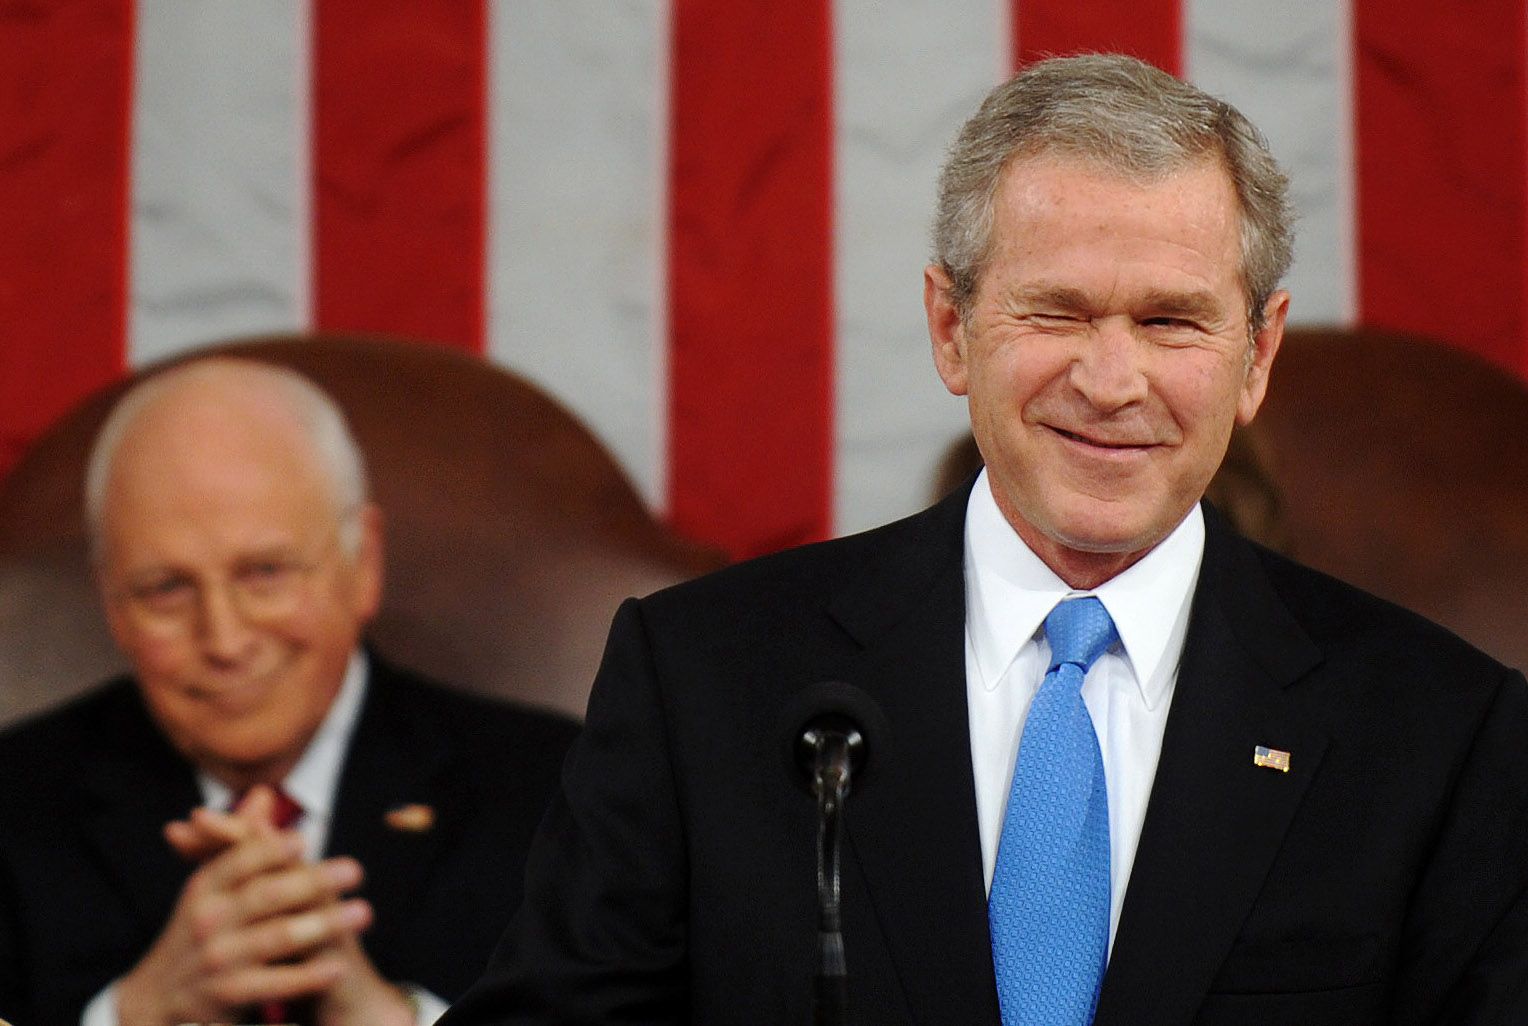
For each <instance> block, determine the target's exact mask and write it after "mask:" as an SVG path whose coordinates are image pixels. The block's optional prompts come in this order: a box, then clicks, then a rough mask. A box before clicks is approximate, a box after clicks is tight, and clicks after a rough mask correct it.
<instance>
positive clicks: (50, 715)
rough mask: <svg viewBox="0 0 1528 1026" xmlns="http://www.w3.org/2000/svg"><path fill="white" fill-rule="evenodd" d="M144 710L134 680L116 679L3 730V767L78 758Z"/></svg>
mask: <svg viewBox="0 0 1528 1026" xmlns="http://www.w3.org/2000/svg"><path fill="white" fill-rule="evenodd" d="M140 707H141V705H140V703H139V700H138V697H137V692H136V689H135V688H134V686H133V683H132V680H131V679H130V678H127V677H116V678H113V679H112V680H109V681H106V682H104V683H103V684H101V685H99V686H97V687H95V688H92V689H90V690H89V691H87V692H85V693H84V694H82V695H79V696H77V697H75V698H72V699H70V700H69V701H68V702H66V703H64V704H63V705H60V706H57V707H55V708H53V709H47V710H44V711H42V712H40V713H36V714H34V715H32V716H29V717H27V718H26V719H24V720H21V721H20V722H18V723H14V724H11V725H10V726H8V727H6V728H5V730H4V731H0V766H7V765H18V764H25V765H28V766H36V765H38V764H39V763H42V764H46V763H49V762H52V761H54V760H57V759H59V758H65V759H69V760H72V759H74V758H77V757H78V753H79V752H80V751H82V750H83V751H90V750H92V747H93V746H94V745H96V744H98V743H99V742H100V741H101V740H102V739H103V738H106V737H109V736H111V735H112V734H113V733H114V732H115V731H117V730H119V729H120V728H121V725H122V723H123V722H124V720H125V719H126V718H127V717H129V716H131V715H134V714H136V712H137V709H138V708H140Z"/></svg>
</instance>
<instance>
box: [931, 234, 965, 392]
mask: <svg viewBox="0 0 1528 1026" xmlns="http://www.w3.org/2000/svg"><path fill="white" fill-rule="evenodd" d="M952 287H953V283H952V282H951V281H950V276H949V275H948V274H946V273H944V269H943V268H941V267H939V266H938V265H937V264H929V265H928V266H927V267H925V268H924V269H923V311H924V313H925V314H926V315H927V316H928V337H929V341H930V342H931V343H932V344H933V347H934V366H935V367H936V368H938V370H939V377H940V379H941V380H942V381H943V382H944V387H945V388H947V389H949V390H950V394H951V395H965V394H966V388H967V380H966V331H965V324H964V322H963V321H962V320H961V317H960V311H959V310H958V309H956V307H955V300H954V297H953V296H952V294H951V289H952Z"/></svg>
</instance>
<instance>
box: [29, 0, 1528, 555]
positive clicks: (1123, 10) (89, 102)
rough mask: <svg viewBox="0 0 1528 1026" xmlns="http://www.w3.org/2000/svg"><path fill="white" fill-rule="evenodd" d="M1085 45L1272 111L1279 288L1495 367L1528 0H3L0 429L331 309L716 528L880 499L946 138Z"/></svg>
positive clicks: (1516, 212)
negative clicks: (1287, 250) (979, 105)
mask: <svg viewBox="0 0 1528 1026" xmlns="http://www.w3.org/2000/svg"><path fill="white" fill-rule="evenodd" d="M1083 49H1098V50H1103V49H1124V50H1127V51H1130V52H1134V53H1136V54H1137V55H1139V56H1142V57H1145V58H1147V59H1149V60H1152V61H1154V62H1156V63H1158V64H1159V65H1161V66H1162V67H1164V68H1167V69H1169V70H1171V71H1174V72H1176V73H1179V74H1182V75H1185V76H1187V77H1189V78H1191V79H1192V80H1194V81H1196V82H1197V83H1199V84H1200V85H1202V86H1204V87H1206V88H1207V89H1209V90H1211V91H1213V92H1216V93H1219V94H1221V95H1224V96H1226V97H1227V98H1228V99H1230V100H1232V101H1233V102H1234V103H1236V104H1237V105H1239V106H1240V107H1241V108H1242V109H1243V110H1244V111H1246V112H1247V113H1248V114H1249V115H1250V116H1251V117H1252V118H1253V120H1254V121H1256V122H1257V123H1258V124H1259V125H1261V126H1262V127H1263V128H1264V130H1265V131H1266V132H1267V133H1268V135H1269V136H1270V138H1271V140H1272V143H1273V148H1274V151H1275V152H1276V153H1277V154H1278V155H1279V156H1280V157H1281V159H1282V160H1283V161H1284V162H1285V164H1286V165H1287V166H1288V168H1289V169H1290V170H1291V172H1292V175H1293V179H1294V192H1295V197H1296V201H1297V204H1298V208H1299V211H1300V214H1301V223H1300V234H1299V245H1298V255H1297V260H1296V264H1295V268H1294V271H1293V273H1292V274H1291V277H1290V281H1289V284H1290V287H1291V289H1292V291H1293V293H1294V296H1295V299H1294V306H1293V318H1294V320H1295V321H1296V322H1299V323H1307V324H1314V323H1320V324H1359V323H1364V324H1371V325H1377V326H1384V327H1392V328H1399V329H1405V330H1410V331H1414V332H1419V333H1423V334H1428V335H1433V336H1436V337H1440V338H1443V339H1446V340H1448V341H1450V342H1452V343H1454V344H1457V345H1459V346H1461V347H1465V348H1468V349H1470V350H1473V351H1475V352H1477V353H1479V354H1481V355H1482V356H1484V357H1486V358H1487V359H1489V360H1492V361H1494V362H1496V363H1497V364H1499V365H1501V366H1503V367H1506V368H1509V369H1511V370H1512V371H1514V372H1516V373H1519V374H1528V331H1525V327H1528V325H1525V319H1528V300H1525V294H1528V239H1525V219H1528V141H1525V138H1528V87H1525V64H1528V60H1525V52H1528V24H1525V14H1524V4H1523V0H1471V2H1469V3H1460V4H1440V3H1437V2H1435V0H1017V2H1014V0H754V2H749V0H492V2H478V0H435V2H424V0H419V2H403V0H396V2H390V0H137V2H131V0H0V466H4V465H9V463H10V462H11V461H13V460H14V459H15V457H16V455H17V453H18V452H19V451H20V450H21V449H22V448H23V447H24V446H25V445H26V444H27V443H28V441H29V440H30V439H32V438H34V437H35V436H36V435H37V433H38V432H39V431H40V430H42V429H43V428H44V427H45V426H46V425H47V424H48V423H49V422H50V421H51V420H52V419H53V418H55V417H57V416H58V415H59V414H60V413H61V412H62V411H63V410H65V409H66V408H68V407H69V406H70V404H72V403H73V402H75V401H76V400H77V399H78V398H80V397H81V396H82V395H84V394H85V393H86V392H88V391H90V390H91V389H94V388H96V387H98V386H100V385H102V384H103V383H106V382H109V381H111V380H113V379H115V378H117V377H119V376H120V375H122V374H123V373H124V371H126V370H128V369H131V368H135V367H139V366H143V365H145V364H147V363H150V362H152V361H155V360H157V359H160V358H162V357H165V356H168V355H170V354H173V353H177V352H180V351H183V350H186V349H188V348H190V347H194V346H196V345H198V344H202V343H206V342H209V341H212V340H216V339H221V338H227V337H230V336H237V335H244V334H250V333H264V332H272V331H285V330H306V329H334V330H347V331H367V332H383V333H389V334H396V335H403V336H408V337H413V338H418V339H422V340H428V341H432V342H436V343H439V344H442V345H449V346H458V347H462V348H464V349H467V350H471V351H474V352H479V353H482V354H483V355H484V356H485V357H486V358H487V359H489V360H492V361H494V362H496V363H498V364H502V365H503V366H505V367H509V368H512V369H514V370H516V371H517V372H520V373H522V374H524V375H525V376H527V377H529V378H531V379H532V380H534V381H536V382H538V383H539V384H540V385H542V386H543V387H544V388H546V389H547V390H549V391H550V392H551V393H553V394H554V395H555V396H557V397H559V398H560V399H561V400H562V401H563V402H564V403H565V404H566V405H567V406H569V407H571V408H572V409H573V410H574V411H575V412H577V413H578V414H579V415H580V416H581V417H582V418H583V419H584V420H585V421H586V422H587V423H588V424H589V426H590V427H591V428H592V429H593V430H594V431H595V432H596V433H597V434H598V435H599V436H600V437H601V438H602V439H603V440H604V442H605V443H606V444H607V445H608V446H609V447H610V448H611V449H612V450H613V451H614V452H615V453H616V454H617V456H618V457H619V459H620V460H621V461H622V462H623V464H624V465H625V467H626V468H627V470H628V471H629V472H630V474H631V476H632V478H633V479H634V480H635V481H636V483H637V485H638V487H639V489H640V490H641V491H642V493H643V494H644V495H645V497H646V498H647V499H648V500H649V501H650V503H651V504H652V506H653V507H654V509H655V510H657V511H658V512H659V513H660V514H661V515H663V516H666V517H667V518H668V519H669V520H670V521H671V522H672V523H673V524H674V525H675V526H676V527H677V528H679V529H680V530H681V531H683V532H684V533H687V534H689V535H691V536H693V537H697V538H700V539H704V540H707V541H710V542H713V543H716V544H719V545H721V546H723V547H724V548H726V549H727V550H728V551H729V552H731V553H732V554H734V555H746V554H750V553H755V552H760V551H765V550H768V549H772V548H777V547H779V546H782V545H785V544H789V543H793V542H797V541H802V540H807V539H812V538H818V537H823V536H827V535H830V534H835V533H843V532H847V531H851V530H855V529H858V528H861V527H865V526H868V525H870V524H872V523H876V522H879V521H881V520H884V519H887V518H889V517H892V516H895V515H898V514H901V513H904V512H908V511H911V510H912V509H915V508H917V507H918V506H919V505H921V504H922V503H923V501H924V500H925V498H926V496H927V494H928V490H929V481H930V476H931V473H932V468H933V466H934V464H935V462H936V459H937V456H938V454H939V452H940V451H941V450H942V448H943V447H944V446H945V445H947V444H948V443H949V441H950V440H951V439H952V438H954V437H955V436H956V435H957V434H958V433H959V431H960V429H961V425H962V423H963V409H962V405H961V404H960V403H959V402H958V401H957V400H954V399H952V398H951V397H949V396H948V395H947V394H945V393H944V391H943V390H942V388H941V387H940V385H939V383H938V381H937V379H936V377H935V375H934V372H933V370H932V367H931V364H930V360H929V356H928V347H927V342H926V337H925V334H924V329H923V324H922V311H921V307H920V302H919V295H920V272H921V268H922V265H923V263H924V259H925V256H926V252H927V244H926V227H927V221H928V216H929V212H930V209H931V202H932V189H933V180H934V176H935V173H936V168H937V165H938V163H939V160H940V158H941V156H942V153H943V150H944V148H945V146H946V145H947V144H948V141H949V139H950V137H951V135H952V134H953V131H954V129H955V127H956V125H957V124H958V123H959V121H960V120H961V119H962V118H963V117H964V116H965V115H966V114H967V113H968V112H969V111H970V110H972V109H973V108H974V106H975V104H976V102H977V101H978V99H979V98H980V97H981V96H982V94H983V93H984V92H985V91H986V90H987V89H988V88H989V87H990V86H991V85H992V84H994V83H995V82H996V81H998V80H999V79H1000V78H1002V77H1004V76H1005V75H1006V74H1007V73H1009V72H1010V71H1011V69H1013V68H1014V67H1015V66H1016V64H1017V63H1019V62H1022V61H1024V60H1028V59H1030V58H1032V57H1034V56H1035V55H1038V54H1045V53H1065V52H1072V51H1076V50H1083ZM1274 387H1275V388H1276V387H1277V375H1275V385H1274Z"/></svg>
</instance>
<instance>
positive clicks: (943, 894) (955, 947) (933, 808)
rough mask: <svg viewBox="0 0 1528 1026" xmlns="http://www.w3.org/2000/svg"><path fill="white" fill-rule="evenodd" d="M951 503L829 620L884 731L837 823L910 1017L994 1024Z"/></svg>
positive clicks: (955, 502)
mask: <svg viewBox="0 0 1528 1026" xmlns="http://www.w3.org/2000/svg"><path fill="white" fill-rule="evenodd" d="M965 495H966V492H965V490H962V491H960V492H958V493H957V494H956V495H954V496H952V497H951V498H950V499H947V500H945V501H944V502H943V503H941V504H939V505H938V506H936V507H934V508H933V509H932V510H930V511H929V512H928V513H925V514H923V515H921V516H920V517H918V518H915V519H914V520H912V521H908V522H906V523H905V524H904V525H902V526H903V528H904V529H905V530H906V531H907V532H908V535H909V537H908V539H907V541H906V543H904V544H898V545H893V546H888V550H887V553H886V558H885V559H884V560H883V561H882V562H881V563H880V564H877V565H873V566H872V567H871V568H870V569H869V571H868V572H867V573H865V574H864V575H863V576H861V577H860V578H859V579H857V580H855V581H853V582H851V583H850V584H849V586H848V587H847V588H845V589H844V590H843V591H842V592H841V593H840V594H839V595H838V596H837V597H836V599H835V601H834V603H833V605H832V606H831V608H830V613H831V615H832V616H833V617H834V618H835V619H836V620H837V621H838V622H839V624H840V625H841V626H843V627H844V629H845V630H847V631H848V632H849V634H850V635H851V636H853V637H854V638H855V639H856V640H857V641H858V642H859V643H860V644H861V645H862V646H863V658H862V659H861V660H860V662H859V664H858V666H857V668H856V669H855V671H854V673H853V677H852V679H853V681H854V683H857V684H858V685H860V686H861V687H863V688H864V689H865V690H866V691H867V692H869V693H870V694H872V695H874V696H875V697H876V698H877V699H878V701H879V702H880V703H881V706H882V708H883V710H884V711H885V713H886V718H887V721H888V725H889V727H890V730H889V734H890V737H889V739H888V740H887V742H885V743H884V744H883V745H882V746H881V747H882V748H883V749H884V750H883V751H881V752H879V753H876V752H872V754H871V760H872V762H871V765H870V767H869V771H868V772H867V773H866V775H865V777H864V780H863V782H862V784H861V785H860V786H859V787H856V789H855V791H854V793H853V795H852V796H851V797H850V799H849V801H848V803H847V805H846V807H845V826H846V834H847V837H848V840H849V847H850V857H851V858H852V859H853V860H854V861H855V862H857V864H858V866H859V867H860V869H861V871H862V873H863V876H864V879H865V881H866V885H867V887H868V890H869V894H870V901H871V904H872V905H873V906H874V913H875V917H876V920H877V922H878V923H879V925H880V926H881V929H882V932H883V934H884V937H885V941H886V944H887V947H888V949H889V951H890V954H891V958H892V961H893V963H894V964H895V966H896V970H897V974H898V978H899V980H900V983H901V985H902V990H903V993H904V994H905V995H906V997H907V1000H908V1004H909V1006H910V1008H911V1010H912V1014H913V1018H914V1019H915V1020H916V1021H918V1022H921V1023H926V1024H934V1023H944V1022H959V1023H968V1024H977V1026H980V1024H992V1026H996V1024H997V1022H998V1012H997V1000H996V990H995V986H994V984H993V975H992V952H991V941H990V939H989V934H988V930H987V908H986V897H985V888H984V885H983V880H982V863H981V848H980V840H979V837H978V832H977V825H976V798H975V789H974V786H973V784H972V779H971V749H970V728H969V724H968V721H967V715H966V698H965V670H964V666H965V642H964V638H965V633H964V632H965V591H964V579H963V573H962V569H961V568H962V559H963V547H962V539H963V536H964V518H965ZM877 754H879V755H880V756H881V758H879V759H877V758H876V756H877ZM851 943H852V942H851ZM853 957H854V953H853V951H852V950H851V951H850V952H849V958H850V959H851V967H850V972H851V974H852V973H853V965H852V960H853Z"/></svg>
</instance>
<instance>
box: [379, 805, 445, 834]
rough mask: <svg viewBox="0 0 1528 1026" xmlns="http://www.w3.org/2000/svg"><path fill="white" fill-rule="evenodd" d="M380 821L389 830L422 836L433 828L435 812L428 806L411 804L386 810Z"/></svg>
mask: <svg viewBox="0 0 1528 1026" xmlns="http://www.w3.org/2000/svg"><path fill="white" fill-rule="evenodd" d="M382 821H383V822H384V823H386V824H387V826H388V828H389V829H391V830H396V831H398V832H399V833H403V834H423V833H427V832H429V830H430V828H431V827H433V826H435V810H434V809H433V808H431V807H430V806H428V805H420V804H417V803H411V804H409V805H398V806H395V807H394V808H391V809H388V810H387V813H386V814H385V815H383V817H382Z"/></svg>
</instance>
